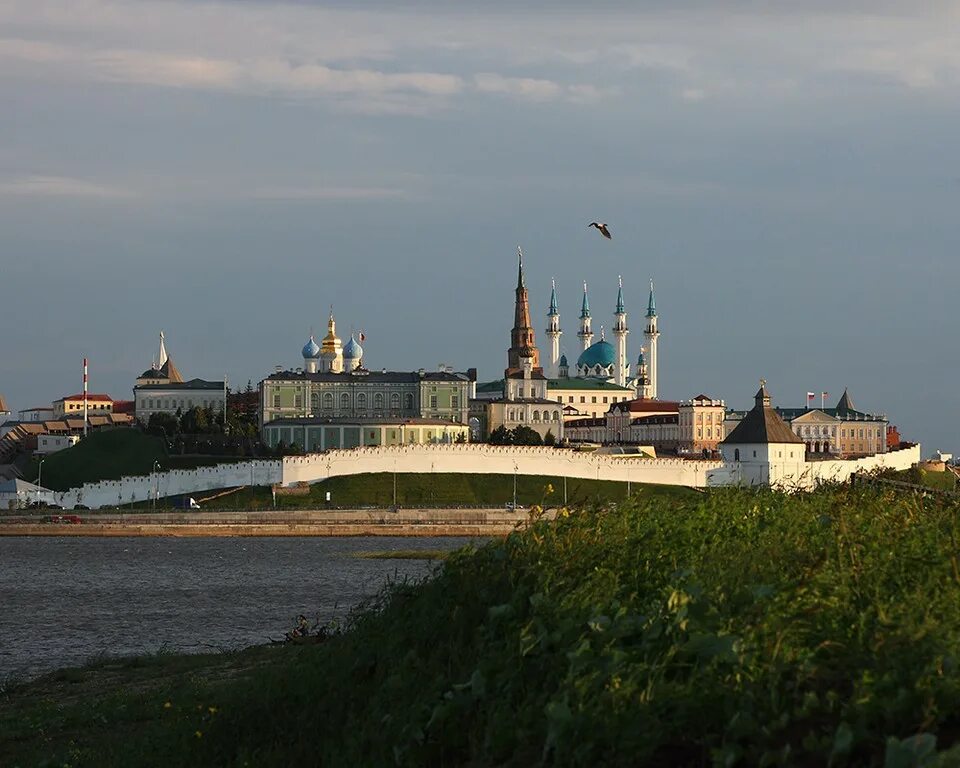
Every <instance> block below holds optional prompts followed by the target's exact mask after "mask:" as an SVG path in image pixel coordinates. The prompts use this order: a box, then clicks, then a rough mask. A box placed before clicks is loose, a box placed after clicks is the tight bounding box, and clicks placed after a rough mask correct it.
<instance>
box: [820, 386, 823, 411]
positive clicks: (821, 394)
mask: <svg viewBox="0 0 960 768" xmlns="http://www.w3.org/2000/svg"><path fill="white" fill-rule="evenodd" d="M820 410H821V411H822V410H823V390H822V389H821V390H820Z"/></svg>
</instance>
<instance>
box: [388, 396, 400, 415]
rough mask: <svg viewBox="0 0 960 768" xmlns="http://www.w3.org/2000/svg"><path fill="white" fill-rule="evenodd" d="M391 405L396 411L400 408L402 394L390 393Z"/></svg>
mask: <svg viewBox="0 0 960 768" xmlns="http://www.w3.org/2000/svg"><path fill="white" fill-rule="evenodd" d="M390 407H391V408H393V410H395V411H399V410H400V395H399V394H398V393H397V392H394V393H393V394H392V395H390Z"/></svg>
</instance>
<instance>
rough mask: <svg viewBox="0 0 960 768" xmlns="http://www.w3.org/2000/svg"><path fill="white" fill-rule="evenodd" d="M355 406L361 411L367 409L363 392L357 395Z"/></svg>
mask: <svg viewBox="0 0 960 768" xmlns="http://www.w3.org/2000/svg"><path fill="white" fill-rule="evenodd" d="M357 408H358V409H359V410H361V411H365V410H367V396H366V395H365V394H364V393H363V392H361V393H360V394H358V395H357Z"/></svg>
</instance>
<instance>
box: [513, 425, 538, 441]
mask: <svg viewBox="0 0 960 768" xmlns="http://www.w3.org/2000/svg"><path fill="white" fill-rule="evenodd" d="M513 444H514V445H543V438H542V437H540V433H539V432H537V431H535V430H533V429H531V428H530V427H528V426H526V425H525V424H521V425H520V426H519V427H516V428H515V429H514V430H513Z"/></svg>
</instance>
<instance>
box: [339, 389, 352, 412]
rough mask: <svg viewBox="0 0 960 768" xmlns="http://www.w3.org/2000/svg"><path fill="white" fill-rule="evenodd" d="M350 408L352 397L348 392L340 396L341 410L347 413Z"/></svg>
mask: <svg viewBox="0 0 960 768" xmlns="http://www.w3.org/2000/svg"><path fill="white" fill-rule="evenodd" d="M349 407H350V395H348V394H347V393H346V392H344V393H343V394H341V395H340V410H341V411H345V410H347V409H348V408H349Z"/></svg>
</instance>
